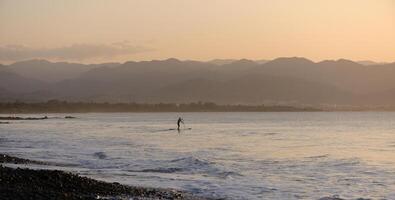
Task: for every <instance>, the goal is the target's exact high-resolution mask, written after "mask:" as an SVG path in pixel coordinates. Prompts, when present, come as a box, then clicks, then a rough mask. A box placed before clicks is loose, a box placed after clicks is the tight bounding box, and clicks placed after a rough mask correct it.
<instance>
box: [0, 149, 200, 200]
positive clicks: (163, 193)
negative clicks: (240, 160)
mask: <svg viewBox="0 0 395 200" xmlns="http://www.w3.org/2000/svg"><path fill="white" fill-rule="evenodd" d="M1 163H12V164H36V165H48V164H50V163H45V162H41V161H33V160H28V159H22V158H17V157H13V156H8V155H4V154H0V199H2V200H7V199H14V200H17V199H39V200H40V199H136V200H140V199H141V200H143V199H144V200H146V199H185V200H203V199H208V198H202V197H197V196H193V195H192V194H189V193H186V192H181V191H177V190H172V189H158V188H143V187H133V186H127V185H121V184H119V183H116V182H115V183H108V182H104V181H98V180H94V179H91V178H87V177H82V176H79V175H76V174H72V173H69V172H64V171H59V170H32V169H27V168H24V169H22V168H11V167H6V166H3V165H2V164H1Z"/></svg>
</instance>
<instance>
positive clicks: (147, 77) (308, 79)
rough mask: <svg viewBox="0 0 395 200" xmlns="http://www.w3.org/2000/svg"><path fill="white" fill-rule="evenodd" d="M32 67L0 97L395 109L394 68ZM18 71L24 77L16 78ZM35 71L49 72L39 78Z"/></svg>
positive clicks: (300, 61) (286, 64) (288, 63)
mask: <svg viewBox="0 0 395 200" xmlns="http://www.w3.org/2000/svg"><path fill="white" fill-rule="evenodd" d="M29 62H33V61H29ZM29 62H27V63H29ZM33 63H35V64H34V65H31V66H33V67H32V69H30V68H29V69H26V68H28V67H27V66H28V65H27V64H26V63H22V64H21V63H19V64H14V65H10V66H5V68H6V70H1V69H2V68H3V69H4V67H1V66H0V88H2V90H0V92H1V93H3V94H4V93H6V91H7V92H8V93H12V94H13V95H14V96H15V98H16V99H18V98H19V99H23V100H34V101H38V100H40V99H41V100H48V99H59V100H72V101H97V102H105V101H109V102H140V103H145V102H147V103H160V102H172V103H176V102H179V103H184V102H185V103H187V102H196V101H204V102H215V103H221V104H222V103H223V104H262V103H266V104H278V103H281V104H289V105H336V104H339V105H364V104H369V105H379V104H392V105H395V101H393V100H394V99H395V98H394V96H393V95H392V94H393V93H395V79H394V78H393V77H395V63H391V64H383V65H372V66H366V65H361V64H359V63H356V62H353V61H350V60H345V59H340V60H327V61H322V62H318V63H315V62H312V61H310V60H308V59H305V58H299V57H293V58H278V59H274V60H271V61H268V62H265V63H264V64H259V63H258V62H256V61H251V60H246V59H241V60H232V61H231V62H229V63H224V64H221V65H218V64H212V63H210V62H198V61H180V60H177V59H174V58H171V59H167V60H153V61H141V62H133V61H130V62H126V63H123V64H99V65H94V66H93V65H82V64H71V63H51V62H47V61H34V62H33ZM40 63H41V64H40ZM21 66H24V67H21ZM51 66H52V67H54V66H55V67H54V68H53V69H58V68H59V70H55V71H56V72H53V73H54V74H55V75H53V77H54V78H53V79H51V81H53V82H52V83H48V82H47V83H45V82H43V81H39V80H37V79H43V80H45V78H44V77H45V76H52V75H50V74H51V73H52V72H51V70H50V69H52V68H51ZM13 67H14V69H13V70H14V71H18V70H19V71H18V73H19V75H18V74H16V73H14V72H12V71H11V72H10V70H9V69H12V68H13ZM63 68H69V69H70V71H71V72H70V71H68V70H65V69H63ZM17 69H18V70H17ZM33 69H36V70H38V71H40V70H42V71H40V72H35V73H33V72H32V71H34V70H33ZM82 69H83V70H82ZM87 69H88V70H87ZM62 70H65V72H64V74H63V72H62ZM20 74H26V75H29V76H21V75H20ZM31 77H36V79H32V78H31ZM55 80H58V81H55ZM3 96H4V95H3ZM3 99H4V98H3Z"/></svg>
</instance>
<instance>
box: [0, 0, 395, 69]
mask: <svg viewBox="0 0 395 200" xmlns="http://www.w3.org/2000/svg"><path fill="white" fill-rule="evenodd" d="M334 13H335V14H334ZM0 26H1V29H0V63H3V64H10V63H13V62H16V61H22V60H29V59H46V60H50V61H67V62H78V63H103V62H125V61H130V60H135V61H140V60H165V59H167V58H173V57H175V58H178V59H181V60H198V61H208V60H212V59H218V58H220V59H222V58H225V59H242V58H245V59H250V60H257V59H268V60H273V59H275V58H277V57H294V56H296V57H305V58H308V59H311V60H313V61H315V62H318V61H322V60H337V59H340V58H345V59H350V60H354V61H361V60H370V61H376V62H394V61H395V56H394V54H393V52H394V50H395V40H394V39H393V36H394V35H395V1H393V0H382V1H374V0H366V1H357V0H350V1H341V0H335V1H328V2H323V1H314V0H300V1H285V0H264V1H261V0H250V1H247V2H246V1H237V0H215V1H207V0H204V1H198V0H190V1H176V0H167V1H154V0H146V1H137V0H135V1H124V0H120V1H116V2H114V1H93V0H87V1H76V0H70V1H50V0H37V1H10V0H2V1H0Z"/></svg>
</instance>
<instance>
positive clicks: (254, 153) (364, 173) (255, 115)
mask: <svg viewBox="0 0 395 200" xmlns="http://www.w3.org/2000/svg"><path fill="white" fill-rule="evenodd" d="M68 115H72V116H74V117H76V118H74V119H65V118H64V117H65V116H68ZM1 116H10V115H1ZM15 116H22V117H42V116H48V118H49V119H46V120H32V121H10V124H0V153H5V154H9V155H13V156H18V157H22V158H27V159H32V160H40V161H46V162H50V163H56V164H54V165H52V166H28V167H32V168H50V169H61V170H66V171H70V172H74V173H78V174H80V175H82V176H88V177H92V178H95V179H99V180H104V181H109V182H118V183H122V184H128V185H133V186H144V187H155V188H156V187H158V188H173V189H177V190H183V191H187V192H191V193H193V194H195V195H198V196H206V197H217V198H227V199H252V200H255V199H320V198H324V197H332V198H337V197H338V198H344V199H358V198H365V199H395V113H394V112H240V113H236V112H223V113H212V112H199V113H87V114H69V113H60V114H48V113H43V114H24V115H19V114H18V115H15ZM178 117H182V118H183V119H184V122H185V124H184V125H182V126H181V130H180V131H178V130H177V129H176V128H177V124H176V122H177V119H178Z"/></svg>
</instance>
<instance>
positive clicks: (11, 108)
mask: <svg viewBox="0 0 395 200" xmlns="http://www.w3.org/2000/svg"><path fill="white" fill-rule="evenodd" d="M317 111H323V110H322V109H317V108H313V107H293V106H282V105H278V106H266V105H218V104H215V103H209V102H197V103H182V104H176V103H159V104H148V103H93V102H89V103H87V102H66V101H58V100H51V101H48V102H43V103H23V102H10V103H0V113H2V114H10V113H13V114H19V113H89V112H317Z"/></svg>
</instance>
